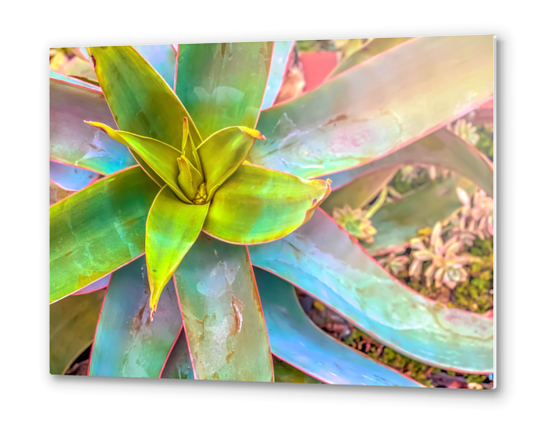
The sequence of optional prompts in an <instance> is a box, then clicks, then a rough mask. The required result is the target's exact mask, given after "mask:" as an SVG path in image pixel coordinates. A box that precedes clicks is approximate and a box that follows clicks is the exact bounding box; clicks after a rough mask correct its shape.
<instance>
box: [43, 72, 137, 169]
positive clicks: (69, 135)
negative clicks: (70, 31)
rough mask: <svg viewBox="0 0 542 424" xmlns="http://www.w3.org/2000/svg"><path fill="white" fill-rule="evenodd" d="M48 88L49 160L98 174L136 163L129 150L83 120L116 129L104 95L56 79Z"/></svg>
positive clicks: (51, 81) (50, 82)
mask: <svg viewBox="0 0 542 424" xmlns="http://www.w3.org/2000/svg"><path fill="white" fill-rule="evenodd" d="M49 88H50V109H49V110H50V124H49V129H50V130H49V131H50V132H49V138H50V158H51V160H55V161H59V162H63V163H66V164H68V165H73V166H79V167H81V168H85V169H89V170H91V171H95V172H98V173H100V174H111V173H113V172H116V171H120V170H121V169H124V168H125V167H127V166H132V165H135V164H136V161H135V160H134V158H133V157H132V155H131V154H130V151H129V150H128V149H127V148H126V146H123V145H122V144H119V143H118V142H116V141H115V140H113V139H111V138H110V137H108V136H107V135H106V134H104V133H103V132H102V131H100V130H98V129H97V128H93V127H91V126H89V125H85V123H84V120H89V121H99V122H105V123H106V124H107V125H109V126H111V127H116V125H115V121H114V120H113V117H112V116H111V112H110V110H109V107H108V106H107V102H106V101H105V98H104V95H103V94H102V93H100V92H99V91H96V90H89V89H87V88H83V87H78V86H76V85H73V84H69V83H66V82H63V81H58V80H56V79H52V78H51V79H50V80H49Z"/></svg>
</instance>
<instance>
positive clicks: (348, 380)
mask: <svg viewBox="0 0 542 424" xmlns="http://www.w3.org/2000/svg"><path fill="white" fill-rule="evenodd" d="M49 65H50V296H49V297H50V299H49V301H50V372H51V374H62V375H82V376H95V377H107V376H116V377H139V378H170V379H187V380H190V379H196V380H223V381H246V382H250V381H258V382H284V383H304V384H343V385H344V384H346V385H366V386H395V387H397V386H399V387H418V388H423V387H428V388H431V387H433V388H434V387H440V388H455V389H491V388H493V387H494V380H495V379H494V372H495V371H494V366H495V364H494V357H495V352H494V337H493V335H494V325H493V322H494V320H493V317H494V313H493V310H494V303H493V294H494V292H493V291H494V280H493V269H494V261H493V246H494V241H493V240H494V225H493V189H494V177H493V175H494V171H493V157H494V132H493V129H494V121H493V116H494V113H493V96H494V39H493V37H492V36H450V37H421V38H407V37H405V38H374V39H373V38H364V39H349V40H315V41H307V40H304V41H276V42H243V43H214V44H168V45H136V46H110V47H77V48H53V49H51V50H50V61H49Z"/></svg>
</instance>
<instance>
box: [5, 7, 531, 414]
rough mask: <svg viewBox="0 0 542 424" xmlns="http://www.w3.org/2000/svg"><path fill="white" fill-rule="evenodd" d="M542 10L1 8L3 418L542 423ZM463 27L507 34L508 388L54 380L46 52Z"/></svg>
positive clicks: (502, 79) (503, 74)
mask: <svg viewBox="0 0 542 424" xmlns="http://www.w3.org/2000/svg"><path fill="white" fill-rule="evenodd" d="M32 3H33V4H32ZM194 3H195V4H197V5H198V6H193V5H192V4H194ZM539 5H540V3H539V2H536V1H512V2H499V1H474V0H468V1H462V0H460V1H452V2H444V1H434V0H433V1H431V0H428V1H418V0H410V1H406V0H398V1H396V0H380V1H372V2H369V1H360V0H357V1H328V2H316V1H312V2H294V1H292V0H288V1H284V0H280V1H279V0H267V1H237V2H235V1H224V0H223V1H210V0H207V1H200V2H191V3H190V4H189V3H188V2H186V1H178V2H173V1H160V0H150V1H148V2H144V1H131V2H119V1H113V0H108V1H101V0H99V1H89V0H87V1H82V2H81V1H74V2H68V1H56V2H54V1H49V2H36V1H34V2H5V3H4V4H3V6H2V15H1V16H2V25H1V26H0V31H1V34H2V48H1V50H0V57H1V65H2V66H1V67H0V72H1V76H2V78H1V80H0V81H1V87H2V88H1V91H0V92H1V95H0V108H1V115H0V116H1V123H2V130H1V134H2V139H1V141H0V143H1V150H0V152H1V155H0V169H1V172H2V196H1V204H2V208H1V209H0V210H1V212H0V213H1V214H2V215H1V217H2V221H0V222H1V225H2V227H1V228H2V231H1V233H0V241H1V242H2V243H1V244H0V246H1V249H2V252H1V253H2V259H1V262H0V263H1V266H2V278H1V280H0V281H1V287H2V298H1V306H0V311H1V312H0V317H1V319H0V322H1V327H0V390H1V391H2V393H1V397H0V399H1V401H0V404H1V405H2V406H1V412H0V413H1V416H2V421H3V422H6V423H15V422H34V421H37V420H40V422H42V421H43V422H46V423H47V422H54V423H64V422H70V423H91V422H92V423H95V422H105V423H110V422H111V423H112V422H121V423H128V422H129V423H138V424H140V423H147V424H148V423H162V422H170V421H172V422H179V423H181V422H182V423H190V422H198V423H199V422H212V421H216V422H220V423H223V422H224V423H240V422H280V423H282V422H307V421H310V422H316V423H325V422H334V423H335V422H340V421H344V422H350V423H351V422H356V423H358V422H368V421H370V422H377V421H378V422H392V421H394V422H395V421H397V422H401V423H410V422H413V423H414V422H416V423H418V422H422V421H425V422H436V423H452V422H454V423H455V422H458V421H461V422H468V423H481V422H483V423H487V422H494V421H497V422H500V421H505V420H506V421H510V420H513V421H514V422H516V421H520V420H526V422H535V421H538V420H539V419H540V416H539V413H538V412H535V411H536V410H538V408H537V407H539V406H540V403H541V400H540V394H541V393H542V390H541V384H542V381H540V380H541V378H540V371H539V370H540V361H541V359H540V358H541V351H540V349H541V348H542V346H541V343H540V340H541V338H542V331H541V324H542V322H541V321H542V320H541V319H540V309H541V306H540V302H541V300H542V299H541V290H540V285H541V284H542V281H541V267H540V265H541V264H542V256H541V253H540V240H541V231H540V222H541V218H540V215H541V209H540V186H541V184H540V180H541V178H540V176H541V175H542V166H541V165H540V150H541V148H540V146H541V144H542V139H541V121H542V119H541V112H542V108H541V107H540V104H541V101H540V95H541V83H540V78H541V76H542V72H541V59H540V57H541V54H540V51H541V43H540V40H541V38H540V35H541V33H540V16H541V15H540V10H539ZM468 34H496V35H497V37H498V66H499V68H498V94H497V97H498V108H499V111H498V113H499V115H498V134H499V135H498V193H499V197H498V207H499V213H498V235H499V240H498V247H499V252H498V253H499V255H498V261H497V265H498V292H499V305H498V306H499V310H498V326H499V339H498V349H499V350H498V366H499V378H498V379H499V384H498V385H499V388H498V389H497V390H494V391H491V392H489V391H488V392H474V391H457V390H455V391H453V390H438V389H434V390H413V389H411V390H408V389H393V388H387V389H386V388H364V387H329V386H328V387H321V386H318V387H315V386H296V385H278V384H275V385H270V384H267V385H264V384H242V383H210V382H186V381H180V382H179V381H144V380H127V379H99V378H91V379H89V378H59V377H52V376H50V375H49V373H48V318H47V317H48V308H47V298H48V284H47V281H48V272H49V271H48V212H47V211H48V194H47V193H48V189H47V184H48V183H47V178H48V165H47V164H48V134H49V131H48V83H47V80H48V72H47V64H48V48H49V47H64V46H85V45H115V44H121V45H122V44H160V43H172V42H179V43H188V42H211V41H261V40H287V39H331V38H360V37H393V36H423V35H468Z"/></svg>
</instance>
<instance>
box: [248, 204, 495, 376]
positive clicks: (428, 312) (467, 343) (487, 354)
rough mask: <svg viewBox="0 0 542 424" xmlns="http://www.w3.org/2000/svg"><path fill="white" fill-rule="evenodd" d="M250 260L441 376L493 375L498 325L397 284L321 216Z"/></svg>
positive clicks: (253, 251)
mask: <svg viewBox="0 0 542 424" xmlns="http://www.w3.org/2000/svg"><path fill="white" fill-rule="evenodd" d="M250 255H251V259H252V262H253V263H254V265H256V266H258V267H261V268H264V269H267V270H270V271H271V272H273V273H275V274H277V275H280V276H281V277H283V278H284V279H286V280H288V281H291V282H292V283H294V284H295V285H297V286H298V287H300V288H302V289H303V290H305V291H306V292H308V293H309V294H311V295H313V296H314V297H316V298H318V299H320V300H321V301H322V302H324V303H326V304H327V305H329V306H330V307H332V308H333V309H335V310H336V311H338V312H339V313H341V314H342V315H343V316H345V317H347V318H348V319H349V320H351V321H352V322H353V323H354V324H355V325H357V326H358V327H360V328H362V329H363V330H364V331H366V332H368V333H369V334H370V335H371V336H372V337H375V338H376V339H378V340H380V341H382V343H384V344H385V345H387V346H389V347H391V348H392V349H394V350H397V351H399V352H402V353H404V354H405V355H407V356H410V357H412V358H415V359H417V360H420V361H423V362H424V363H429V364H434V365H436V366H439V367H442V368H448V369H457V370H463V371H467V372H476V373H480V372H491V371H492V370H493V320H492V319H491V318H487V317H484V316H481V315H479V314H474V313H470V312H465V311H461V310H457V309H452V308H447V307H443V306H441V305H438V304H437V303H436V302H435V301H432V300H429V299H426V298H424V297H423V296H421V295H420V294H418V293H416V292H414V291H413V290H411V289H410V288H408V287H407V286H405V285H403V284H402V283H400V282H399V281H397V280H395V279H394V278H392V277H391V276H390V275H389V274H387V273H386V272H385V271H384V270H383V269H382V268H381V267H380V266H379V265H378V264H377V263H376V262H375V261H374V260H373V258H372V257H371V256H370V255H368V254H367V253H366V252H365V251H364V250H363V249H362V248H361V247H360V246H359V244H357V242H356V241H355V240H354V239H353V238H351V237H350V236H349V235H348V234H347V233H346V232H344V231H343V230H342V229H341V228H340V227H339V226H338V225H337V224H336V223H335V222H334V221H332V220H331V219H330V218H329V217H328V216H326V215H325V213H324V212H322V211H321V210H318V211H317V212H316V213H315V214H314V216H313V217H312V219H311V220H310V221H309V222H308V223H307V224H306V225H304V226H303V227H301V228H300V229H299V230H297V231H296V232H294V233H292V234H290V235H288V236H286V237H284V238H283V239H281V240H278V241H275V242H273V243H267V244H261V245H257V246H251V247H250ZM262 296H263V295H262ZM266 319H267V320H268V321H269V318H267V316H266ZM268 327H269V324H268ZM279 356H280V355H279Z"/></svg>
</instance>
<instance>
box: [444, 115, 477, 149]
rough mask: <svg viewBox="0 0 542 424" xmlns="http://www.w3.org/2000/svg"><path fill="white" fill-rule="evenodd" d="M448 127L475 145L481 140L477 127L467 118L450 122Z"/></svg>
mask: <svg viewBox="0 0 542 424" xmlns="http://www.w3.org/2000/svg"><path fill="white" fill-rule="evenodd" d="M448 128H449V129H450V131H452V132H454V133H455V134H457V135H458V136H459V137H461V138H462V139H463V140H465V141H468V142H469V143H471V144H472V145H474V146H476V144H477V143H478V141H479V140H480V135H479V134H478V133H477V132H476V127H475V126H474V125H473V124H472V122H468V121H467V120H466V119H458V120H457V121H456V122H455V123H453V124H450V125H449V126H448Z"/></svg>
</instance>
